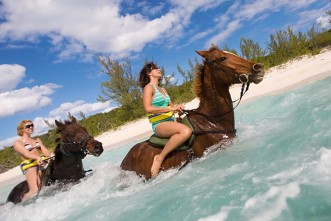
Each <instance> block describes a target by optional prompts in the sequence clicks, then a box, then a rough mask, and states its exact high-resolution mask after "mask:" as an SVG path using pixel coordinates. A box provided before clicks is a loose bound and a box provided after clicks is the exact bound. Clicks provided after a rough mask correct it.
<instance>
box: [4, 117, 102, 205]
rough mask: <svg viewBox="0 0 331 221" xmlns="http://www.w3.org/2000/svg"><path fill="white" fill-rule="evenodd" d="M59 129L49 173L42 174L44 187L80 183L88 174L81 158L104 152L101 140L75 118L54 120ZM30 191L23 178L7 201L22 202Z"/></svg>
mask: <svg viewBox="0 0 331 221" xmlns="http://www.w3.org/2000/svg"><path fill="white" fill-rule="evenodd" d="M55 124H56V126H57V132H58V133H60V134H61V138H59V139H58V142H59V143H58V145H57V146H56V148H55V151H54V154H55V158H54V160H52V161H51V162H50V165H49V166H48V169H47V170H46V171H47V172H46V173H44V174H43V175H44V176H43V179H42V181H43V183H42V186H45V185H49V184H50V183H53V182H55V181H58V182H61V183H68V182H77V181H78V180H79V179H81V178H83V177H85V171H84V168H83V162H82V159H84V158H85V156H86V155H87V154H91V155H94V156H100V155H101V153H102V152H103V147H102V143H100V142H99V141H97V140H95V139H94V138H93V137H91V136H90V135H89V133H88V132H87V130H86V129H85V128H84V127H81V126H79V125H78V124H77V121H76V118H74V117H72V118H71V121H65V123H61V122H59V121H57V120H55ZM28 191H29V187H28V183H27V182H26V181H23V182H21V183H19V184H18V185H16V186H15V187H14V188H13V189H12V191H11V192H10V194H9V196H8V198H7V202H12V203H14V204H17V203H20V202H21V201H22V198H23V196H24V194H25V193H27V192H28Z"/></svg>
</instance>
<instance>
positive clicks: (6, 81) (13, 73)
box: [0, 64, 25, 93]
mask: <svg viewBox="0 0 331 221" xmlns="http://www.w3.org/2000/svg"><path fill="white" fill-rule="evenodd" d="M24 77H25V67H23V66H21V65H18V64H1V65H0V79H1V80H0V93H1V92H4V91H8V90H13V89H15V88H16V86H17V84H18V83H20V82H21V81H22V79H23V78H24Z"/></svg>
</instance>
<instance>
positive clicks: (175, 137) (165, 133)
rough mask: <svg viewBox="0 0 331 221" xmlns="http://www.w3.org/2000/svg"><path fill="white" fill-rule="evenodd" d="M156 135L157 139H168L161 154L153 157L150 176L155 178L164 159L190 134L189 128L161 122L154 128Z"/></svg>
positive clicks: (175, 123) (174, 123)
mask: <svg viewBox="0 0 331 221" xmlns="http://www.w3.org/2000/svg"><path fill="white" fill-rule="evenodd" d="M156 134H157V136H159V137H166V138H167V137H170V139H169V141H168V142H167V143H166V145H165V146H164V148H163V149H162V152H161V153H160V154H159V155H156V156H155V157H154V161H153V165H152V168H151V175H152V177H153V176H156V175H157V174H158V173H159V171H160V167H161V164H162V162H163V161H164V159H165V157H166V156H167V155H168V154H169V153H170V152H171V151H173V150H174V149H176V148H177V147H179V146H180V145H181V144H182V143H184V142H185V141H186V140H187V139H188V138H189V137H190V136H191V134H192V130H191V128H189V127H188V126H186V125H184V124H181V123H177V122H162V123H160V124H158V125H157V126H156Z"/></svg>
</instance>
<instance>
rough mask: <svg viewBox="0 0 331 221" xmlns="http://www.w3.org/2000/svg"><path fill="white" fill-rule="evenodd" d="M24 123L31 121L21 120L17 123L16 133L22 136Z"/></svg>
mask: <svg viewBox="0 0 331 221" xmlns="http://www.w3.org/2000/svg"><path fill="white" fill-rule="evenodd" d="M26 123H32V121H31V120H22V121H21V122H19V123H18V125H17V135H19V136H22V135H23V131H24V129H25V125H26Z"/></svg>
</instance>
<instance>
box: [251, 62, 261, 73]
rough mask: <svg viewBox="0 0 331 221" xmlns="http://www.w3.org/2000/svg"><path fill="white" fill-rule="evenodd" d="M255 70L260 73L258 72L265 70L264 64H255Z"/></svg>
mask: <svg viewBox="0 0 331 221" xmlns="http://www.w3.org/2000/svg"><path fill="white" fill-rule="evenodd" d="M253 70H254V71H258V72H260V71H262V70H263V64H261V63H256V64H254V65H253Z"/></svg>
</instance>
